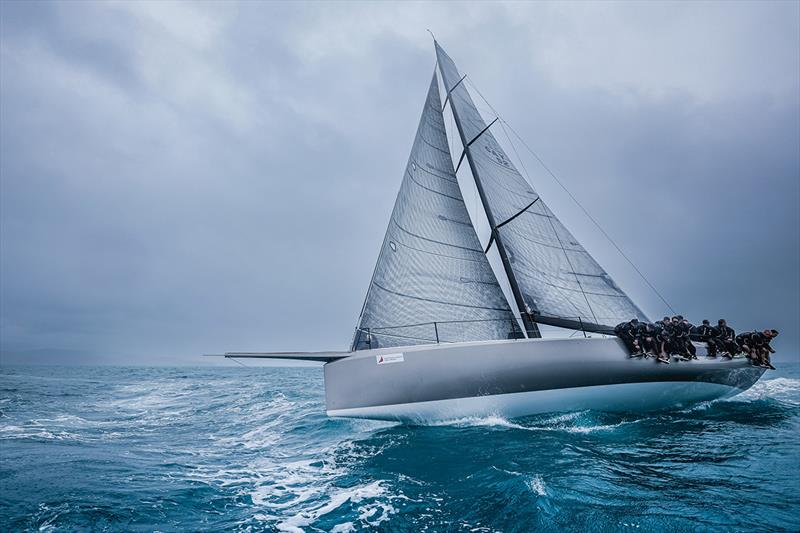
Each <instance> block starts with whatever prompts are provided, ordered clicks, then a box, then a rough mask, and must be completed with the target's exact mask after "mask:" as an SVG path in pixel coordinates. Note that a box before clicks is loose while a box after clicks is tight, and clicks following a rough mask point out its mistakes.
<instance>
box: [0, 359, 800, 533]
mask: <svg viewBox="0 0 800 533" xmlns="http://www.w3.org/2000/svg"><path fill="white" fill-rule="evenodd" d="M321 374H322V372H321V370H320V369H318V368H303V369H273V368H241V367H236V368H203V369H198V368H112V367H78V368H55V367H38V368H37V367H4V368H0V529H2V530H3V531H8V530H24V529H28V530H36V529H39V530H69V531H73V530H80V529H92V530H161V531H173V530H223V529H224V530H276V529H277V530H287V531H298V530H305V531H337V532H345V531H353V530H364V529H369V530H379V531H530V530H534V529H539V530H553V531H556V530H558V531H561V530H567V529H571V530H593V531H603V530H609V531H612V530H613V531H617V530H622V531H629V530H630V531H634V530H659V531H665V530H666V531H681V530H698V529H700V530H759V531H764V530H797V529H800V444H798V438H799V435H800V367H798V365H797V364H786V363H784V364H783V366H782V368H781V369H779V370H778V371H776V372H772V373H768V374H767V375H766V379H762V381H761V382H759V383H758V384H756V386H755V387H754V388H753V389H751V390H750V391H748V392H747V393H745V394H744V395H741V396H738V397H736V398H734V399H732V400H727V401H720V402H714V403H709V404H701V405H699V406H696V407H694V408H691V409H685V410H680V411H673V412H668V413H662V414H656V415H642V414H624V415H619V414H604V413H595V412H590V411H586V412H577V413H568V414H561V415H549V416H539V417H532V418H529V419H523V420H515V421H508V420H504V419H502V418H484V419H475V420H458V421H453V422H450V423H447V424H440V425H437V426H431V427H409V426H403V425H397V424H390V423H380V422H370V421H348V420H334V419H328V418H326V417H325V415H324V414H323V407H324V405H323V389H322V375H321Z"/></svg>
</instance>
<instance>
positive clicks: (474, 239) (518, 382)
mask: <svg viewBox="0 0 800 533" xmlns="http://www.w3.org/2000/svg"><path fill="white" fill-rule="evenodd" d="M434 46H435V49H436V58H437V66H436V69H435V71H434V73H433V78H432V80H431V83H430V87H429V88H428V94H427V97H426V99H425V105H424V107H423V111H422V116H421V118H420V122H419V127H418V128H417V133H416V137H415V139H414V144H413V146H412V149H411V155H410V157H409V159H408V163H407V165H406V168H405V173H404V176H403V181H402V184H401V187H400V192H399V193H398V195H397V200H396V203H395V206H394V210H393V212H392V216H391V219H390V221H389V227H388V228H387V230H386V236H385V238H384V240H383V245H382V247H381V250H380V254H379V257H378V262H377V265H376V266H375V271H374V274H373V276H372V280H371V281H370V284H369V289H368V291H367V295H366V299H365V301H364V305H363V308H362V310H361V314H360V316H359V318H358V323H357V326H356V329H355V334H354V336H353V340H352V343H351V345H350V349H349V350H348V351H345V352H314V353H298V352H294V353H245V352H229V353H227V354H226V356H227V357H232V358H248V357H259V358H274V359H302V360H313V361H322V362H324V363H325V364H324V367H323V369H324V374H325V400H326V409H327V414H328V415H330V416H334V417H360V418H372V419H383V420H401V421H407V422H425V421H430V420H438V419H452V418H461V417H474V416H489V415H499V416H503V417H521V416H526V415H532V414H537V413H544V412H552V411H569V410H583V409H598V410H612V411H615V410H623V411H640V410H653V409H663V408H669V407H672V406H676V405H687V404H690V403H693V402H701V401H707V400H713V399H718V398H723V397H727V396H732V395H735V394H737V393H740V392H742V391H744V390H745V389H747V388H749V387H750V386H751V385H752V384H753V383H755V382H756V381H757V380H758V379H759V378H760V377H761V375H762V374H763V372H764V369H763V368H760V367H755V366H752V365H751V364H750V363H749V361H747V360H746V359H738V358H735V359H730V360H728V359H721V358H706V357H702V356H703V355H705V352H704V350H705V347H704V346H700V345H699V344H698V355H700V356H701V357H700V358H699V359H697V360H692V361H681V362H677V361H676V362H675V364H663V363H660V362H657V361H656V360H655V359H653V358H630V357H629V355H628V351H627V349H626V347H625V345H624V344H623V343H622V341H621V340H620V339H618V338H617V337H615V336H613V327H614V325H615V324H617V323H620V322H623V321H627V320H630V319H632V318H638V319H639V320H640V321H646V320H647V317H646V316H645V314H644V313H643V312H642V310H641V309H640V308H639V307H638V306H637V305H636V304H635V303H634V302H633V301H632V300H631V299H630V298H629V297H628V296H627V295H626V294H625V292H623V290H622V289H620V287H619V286H618V285H617V284H616V283H615V282H614V280H613V279H612V278H611V277H610V276H609V275H608V273H607V272H606V271H605V270H604V269H603V268H602V267H601V266H600V265H599V264H598V263H597V261H595V260H594V258H593V257H592V256H591V255H590V254H589V253H588V252H587V251H586V249H584V248H583V246H581V245H580V244H579V243H578V241H577V240H576V239H575V237H574V236H573V235H572V234H571V233H570V231H569V230H568V229H567V228H566V227H565V226H564V225H563V224H562V223H561V221H559V219H558V218H557V217H556V216H555V215H554V214H553V212H552V211H551V210H550V209H549V208H548V207H547V204H546V203H545V202H544V200H543V199H542V198H541V196H540V195H539V194H538V193H537V192H536V191H535V190H534V189H533V187H532V186H531V185H530V183H528V181H527V180H526V179H525V178H524V177H523V176H522V175H521V174H520V172H519V171H518V170H517V168H516V167H515V165H514V164H513V162H512V161H511V159H510V158H509V157H508V156H507V154H506V152H505V151H504V150H503V148H502V147H501V146H500V144H499V143H498V142H497V139H496V137H495V133H496V131H495V130H496V129H497V127H496V126H497V125H498V119H497V118H495V119H493V120H491V121H489V122H487V121H485V120H484V118H483V117H482V115H481V113H480V112H479V111H478V108H477V107H476V105H475V103H474V101H473V99H472V97H471V95H470V92H469V90H468V88H467V84H466V83H465V78H466V76H462V75H461V73H460V72H459V71H458V69H457V67H456V65H455V63H454V62H453V60H452V59H451V58H450V56H448V55H447V53H446V52H445V51H444V50H443V49H442V47H441V46H440V45H439V43H438V42H436V41H435V40H434ZM440 82H441V87H442V88H441V90H440ZM450 124H452V125H453V126H452V127H450V128H449V129H448V125H450ZM501 126H502V124H501ZM552 326H555V327H557V328H560V330H561V331H564V330H568V331H571V332H574V333H576V334H577V335H572V336H571V337H568V338H543V337H542V329H543V327H552Z"/></svg>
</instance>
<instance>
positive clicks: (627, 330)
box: [614, 322, 637, 340]
mask: <svg viewBox="0 0 800 533" xmlns="http://www.w3.org/2000/svg"><path fill="white" fill-rule="evenodd" d="M636 329H637V326H634V325H633V324H631V323H630V322H622V323H620V324H617V325H616V327H615V328H614V335H616V336H617V337H619V338H621V339H628V340H633V339H635V338H636Z"/></svg>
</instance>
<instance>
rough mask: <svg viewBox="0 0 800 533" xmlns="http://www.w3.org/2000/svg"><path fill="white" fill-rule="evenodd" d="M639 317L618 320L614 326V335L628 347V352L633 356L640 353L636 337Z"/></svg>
mask: <svg viewBox="0 0 800 533" xmlns="http://www.w3.org/2000/svg"><path fill="white" fill-rule="evenodd" d="M638 329H639V319H638V318H634V319H632V320H631V321H630V322H620V323H619V324H617V326H616V327H615V328H614V335H616V336H617V337H619V338H620V339H622V342H624V343H625V346H626V347H627V348H628V353H629V354H630V355H631V356H632V357H633V356H638V355H641V354H642V350H641V347H640V346H639V339H638V334H637V333H638Z"/></svg>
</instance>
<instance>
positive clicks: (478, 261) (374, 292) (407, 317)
mask: <svg viewBox="0 0 800 533" xmlns="http://www.w3.org/2000/svg"><path fill="white" fill-rule="evenodd" d="M459 321H463V322H459ZM434 322H437V324H436V325H434V324H433V323H434ZM415 324H417V325H415ZM515 327H516V323H515V321H514V320H513V314H512V312H511V308H510V307H509V305H508V302H507V301H506V299H505V297H504V296H503V293H502V291H501V289H500V287H499V285H498V283H497V279H496V278H495V275H494V273H493V271H492V268H491V266H490V265H489V262H488V261H487V259H486V256H485V255H484V253H483V250H482V249H481V244H480V242H479V239H478V236H477V235H476V233H475V229H474V228H473V225H472V222H471V221H470V218H469V214H468V212H467V209H466V207H465V205H464V200H463V198H462V195H461V191H460V189H459V187H458V182H457V180H456V176H455V172H454V169H453V163H452V157H451V155H450V151H449V148H448V143H447V136H446V133H445V126H444V120H443V118H442V111H441V101H440V97H439V87H438V82H437V79H436V75H435V74H434V77H433V80H432V82H431V85H430V89H429V90H428V96H427V99H426V102H425V108H424V110H423V112H422V117H421V119H420V123H419V128H418V129H417V135H416V138H415V139H414V145H413V148H412V150H411V156H410V157H409V160H408V164H407V166H406V170H405V175H404V177H403V182H402V185H401V186H400V192H399V193H398V195H397V200H396V202H395V206H394V210H393V212H392V217H391V220H390V221H389V227H388V229H387V231H386V237H385V238H384V242H383V246H382V248H381V252H380V255H379V257H378V262H377V265H376V266H375V272H374V274H373V277H372V281H371V283H370V286H369V290H368V292H367V297H366V300H365V302H364V307H363V309H362V312H361V316H360V317H359V321H358V326H357V328H356V334H355V337H354V339H353V344H352V349H354V350H359V349H366V348H376V347H381V346H384V347H385V346H405V345H413V344H423V343H430V342H436V341H437V340H439V341H443V342H461V341H470V340H489V339H506V338H509V336H510V335H512V334H513V331H512V330H514V328H515Z"/></svg>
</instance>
